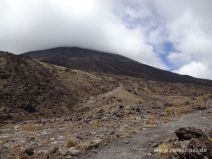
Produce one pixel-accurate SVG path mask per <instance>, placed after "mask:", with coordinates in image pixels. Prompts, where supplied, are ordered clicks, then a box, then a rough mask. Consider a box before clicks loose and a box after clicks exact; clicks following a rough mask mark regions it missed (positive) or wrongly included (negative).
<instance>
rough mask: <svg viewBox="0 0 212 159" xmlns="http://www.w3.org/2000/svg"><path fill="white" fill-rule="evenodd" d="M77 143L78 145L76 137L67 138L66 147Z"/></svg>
mask: <svg viewBox="0 0 212 159" xmlns="http://www.w3.org/2000/svg"><path fill="white" fill-rule="evenodd" d="M77 145H78V142H77V140H76V139H73V138H70V139H68V143H67V146H68V148H71V147H74V146H77Z"/></svg>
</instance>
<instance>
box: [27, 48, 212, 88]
mask: <svg viewBox="0 0 212 159" xmlns="http://www.w3.org/2000/svg"><path fill="white" fill-rule="evenodd" d="M23 55H25V56H29V57H31V58H33V59H36V60H39V61H43V62H47V63H50V64H54V65H58V66H64V67H68V68H71V69H77V70H82V71H86V72H99V73H107V74H116V75H128V76H134V77H141V78H143V79H147V80H154V81H164V82H172V83H193V84H200V85H205V86H212V81H210V80H203V79H198V78H193V77H191V76H187V75H179V74H176V73H172V72H169V71H165V70H161V69H157V68H154V67H151V66H148V65H145V64H141V63H139V62H136V61H134V60H131V59H129V58H126V57H124V56H121V55H118V54H112V53H105V52H100V51H94V50H89V49H82V48H77V47H58V48H53V49H47V50H39V51H32V52H28V53H24V54H23Z"/></svg>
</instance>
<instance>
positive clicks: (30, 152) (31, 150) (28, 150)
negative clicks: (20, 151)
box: [24, 147, 34, 156]
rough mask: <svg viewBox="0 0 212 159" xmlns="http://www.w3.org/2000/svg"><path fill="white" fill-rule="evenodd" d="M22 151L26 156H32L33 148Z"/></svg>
mask: <svg viewBox="0 0 212 159" xmlns="http://www.w3.org/2000/svg"><path fill="white" fill-rule="evenodd" d="M24 153H26V154H27V155H28V156H32V155H34V150H33V148H31V147H30V148H27V149H26V150H25V151H24Z"/></svg>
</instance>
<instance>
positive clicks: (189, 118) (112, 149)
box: [80, 108, 212, 159]
mask: <svg viewBox="0 0 212 159" xmlns="http://www.w3.org/2000/svg"><path fill="white" fill-rule="evenodd" d="M211 123H212V108H210V109H208V110H205V112H204V115H203V116H202V112H201V111H198V112H194V113H191V114H187V115H184V116H182V117H180V118H178V119H176V120H174V121H172V122H170V123H167V124H161V125H159V126H158V127H156V128H151V129H146V130H144V131H143V132H142V133H141V134H138V135H135V136H133V137H131V138H128V139H121V140H119V141H117V142H114V143H111V144H109V145H107V146H102V147H100V148H99V149H98V151H97V152H96V153H95V152H90V153H89V154H86V155H85V156H82V157H80V158H81V159H146V158H148V159H153V158H157V157H156V156H157V155H156V156H155V155H150V154H151V153H150V152H152V151H153V149H154V148H153V147H154V145H155V146H156V144H157V143H158V142H159V141H163V140H165V139H167V138H169V137H171V136H173V135H174V131H175V130H176V129H177V128H180V127H184V126H194V127H196V128H200V129H203V130H209V129H212V124H211Z"/></svg>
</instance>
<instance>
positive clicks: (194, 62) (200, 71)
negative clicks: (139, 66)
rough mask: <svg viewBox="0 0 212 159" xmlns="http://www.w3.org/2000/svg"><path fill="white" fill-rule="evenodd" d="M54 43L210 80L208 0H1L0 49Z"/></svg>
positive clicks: (211, 15)
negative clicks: (88, 49) (107, 53)
mask: <svg viewBox="0 0 212 159" xmlns="http://www.w3.org/2000/svg"><path fill="white" fill-rule="evenodd" d="M58 46H79V47H83V48H90V49H96V50H102V51H107V52H114V53H119V54H122V55H124V56H127V57H130V58H132V59H134V60H137V61H139V62H142V63H145V64H148V65H152V66H155V67H159V68H162V69H166V70H170V71H173V72H177V73H180V74H189V75H192V76H194V77H200V78H208V79H212V56H211V51H212V0H0V50H3V51H10V52H12V53H16V54H19V53H23V52H27V51H32V50H38V49H46V48H53V47H58Z"/></svg>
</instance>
